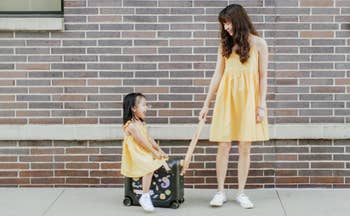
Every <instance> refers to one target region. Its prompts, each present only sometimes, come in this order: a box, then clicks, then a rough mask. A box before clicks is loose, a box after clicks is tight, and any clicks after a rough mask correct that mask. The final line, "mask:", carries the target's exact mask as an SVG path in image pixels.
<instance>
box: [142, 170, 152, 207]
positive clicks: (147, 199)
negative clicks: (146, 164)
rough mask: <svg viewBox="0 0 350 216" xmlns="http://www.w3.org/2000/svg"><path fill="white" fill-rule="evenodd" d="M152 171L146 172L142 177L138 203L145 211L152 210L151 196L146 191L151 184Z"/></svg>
mask: <svg viewBox="0 0 350 216" xmlns="http://www.w3.org/2000/svg"><path fill="white" fill-rule="evenodd" d="M152 176H153V172H151V173H148V174H146V175H145V176H143V177H142V195H141V197H140V200H139V203H140V205H141V206H142V208H143V209H144V210H145V211H154V206H153V203H152V200H151V196H150V194H149V193H148V192H149V188H150V186H151V181H152Z"/></svg>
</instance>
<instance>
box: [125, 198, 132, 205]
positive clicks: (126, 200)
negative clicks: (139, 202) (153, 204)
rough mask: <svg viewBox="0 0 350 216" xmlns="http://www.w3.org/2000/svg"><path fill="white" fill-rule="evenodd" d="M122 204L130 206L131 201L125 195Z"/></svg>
mask: <svg viewBox="0 0 350 216" xmlns="http://www.w3.org/2000/svg"><path fill="white" fill-rule="evenodd" d="M123 204H124V205H125V206H131V204H132V201H131V199H130V197H125V198H124V200H123Z"/></svg>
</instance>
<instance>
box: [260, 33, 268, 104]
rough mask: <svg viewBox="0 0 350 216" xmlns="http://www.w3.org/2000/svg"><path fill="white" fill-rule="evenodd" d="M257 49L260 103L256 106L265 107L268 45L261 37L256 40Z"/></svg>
mask: <svg viewBox="0 0 350 216" xmlns="http://www.w3.org/2000/svg"><path fill="white" fill-rule="evenodd" d="M257 47H258V50H259V90H260V96H259V97H260V104H258V106H261V107H265V103H266V94H267V67H268V47H267V43H266V41H265V40H264V39H263V38H259V39H258V41H257Z"/></svg>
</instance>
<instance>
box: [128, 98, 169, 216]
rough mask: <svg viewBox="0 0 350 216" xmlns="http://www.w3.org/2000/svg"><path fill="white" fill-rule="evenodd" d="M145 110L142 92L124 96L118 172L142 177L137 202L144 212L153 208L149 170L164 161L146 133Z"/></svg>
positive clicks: (158, 166)
mask: <svg viewBox="0 0 350 216" xmlns="http://www.w3.org/2000/svg"><path fill="white" fill-rule="evenodd" d="M146 111H147V104H146V97H145V96H144V95H143V94H141V93H130V94H128V95H126V96H125V97H124V101H123V123H124V124H123V132H124V140H123V152H122V165H121V174H122V175H124V176H126V177H131V178H136V177H142V195H141V198H140V200H139V203H140V205H141V206H142V208H143V209H144V210H145V211H153V210H154V207H153V204H152V200H151V197H150V194H149V188H150V185H151V180H152V176H153V172H154V171H155V170H157V169H158V168H160V167H161V166H162V165H163V164H165V163H166V162H165V161H166V160H167V158H168V155H167V154H166V153H164V152H163V151H162V150H161V149H160V147H159V145H158V144H157V143H156V142H155V141H154V139H153V138H152V137H150V136H149V135H148V131H147V127H146V123H145V121H144V119H145V116H146Z"/></svg>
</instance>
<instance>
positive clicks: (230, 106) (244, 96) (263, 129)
mask: <svg viewBox="0 0 350 216" xmlns="http://www.w3.org/2000/svg"><path fill="white" fill-rule="evenodd" d="M249 53H250V57H249V58H248V60H247V61H246V62H245V63H244V64H242V63H241V62H240V60H239V55H238V54H236V53H235V52H234V51H232V53H231V55H230V56H229V57H228V58H226V57H223V60H224V61H225V69H224V74H223V76H222V79H221V81H220V84H219V88H218V91H217V94H216V99H215V106H214V112H213V117H212V123H211V126H210V136H209V140H210V141H213V142H230V141H266V140H269V132H268V119H267V110H266V104H263V105H262V106H263V107H264V109H265V116H264V118H263V121H262V122H261V123H256V108H257V107H258V106H259V101H260V98H259V95H260V89H259V71H258V68H259V64H258V61H259V57H258V50H257V49H256V47H255V46H254V45H253V46H251V48H250V51H249Z"/></svg>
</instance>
